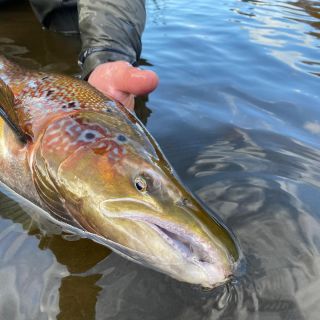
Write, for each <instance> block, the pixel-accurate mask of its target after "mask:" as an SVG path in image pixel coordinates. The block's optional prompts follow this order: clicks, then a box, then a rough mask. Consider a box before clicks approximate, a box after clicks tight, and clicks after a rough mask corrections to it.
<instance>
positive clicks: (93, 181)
mask: <svg viewBox="0 0 320 320" xmlns="http://www.w3.org/2000/svg"><path fill="white" fill-rule="evenodd" d="M0 79H1V80H0V110H1V112H2V116H3V119H5V120H2V119H0V166H1V168H2V170H1V173H0V180H1V181H2V182H3V183H5V184H6V185H7V186H9V187H10V188H11V189H13V190H14V191H16V192H17V193H18V194H20V195H21V196H23V197H25V198H27V199H28V200H30V201H31V202H33V203H35V204H36V205H37V206H39V207H41V208H42V209H44V210H45V212H48V213H49V215H50V217H51V218H52V219H54V221H56V223H58V224H61V225H64V226H70V228H71V229H72V231H73V232H79V233H80V234H82V235H88V236H89V237H90V238H92V239H93V240H96V241H99V242H100V243H103V244H105V245H107V246H109V247H110V248H111V249H113V250H114V251H116V252H118V253H120V254H122V255H123V256H125V257H127V258H129V259H131V260H133V261H136V262H138V263H140V264H143V265H146V266H148V267H151V268H154V269H156V270H158V271H160V272H163V273H166V274H168V275H170V276H171V277H173V278H175V279H177V280H180V281H184V282H188V283H193V284H199V285H201V286H203V287H207V288H212V287H215V286H217V285H219V284H221V283H224V282H225V281H227V280H228V279H229V278H230V276H231V275H232V274H233V272H234V270H235V268H236V267H237V264H238V262H239V256H240V253H239V249H238V245H237V243H236V240H235V239H234V236H233V235H232V233H231V232H230V231H229V230H228V229H227V228H226V227H225V226H224V225H223V224H222V223H221V222H220V220H219V219H217V217H214V216H213V215H212V214H209V213H208V211H207V210H206V209H205V208H204V207H203V205H202V204H200V202H199V201H198V200H197V199H196V198H195V197H194V196H192V194H191V193H190V192H189V191H188V190H187V189H186V188H185V187H184V186H183V185H182V183H181V182H180V181H179V179H178V178H177V176H176V174H175V173H174V171H173V169H172V168H171V166H170V164H169V163H168V161H167V160H166V159H165V157H164V155H163V154H162V152H161V151H160V149H159V147H158V145H157V144H156V142H155V141H154V139H153V138H152V137H151V135H150V134H149V133H148V131H147V130H146V129H145V128H144V127H143V125H142V124H141V123H140V122H139V121H138V120H137V119H136V117H135V116H134V115H133V114H131V113H130V112H129V111H128V110H127V109H126V108H125V107H123V106H122V105H120V104H119V103H117V102H115V101H113V100H111V99H108V98H106V97H105V96H104V95H102V94H101V93H100V92H98V91H97V90H95V89H94V88H92V87H91V86H90V85H89V84H87V83H86V82H84V81H81V80H77V79H74V78H71V77H68V76H64V75H58V74H47V73H43V72H37V71H30V70H26V69H23V68H21V67H20V66H18V65H16V64H14V63H12V62H10V61H9V60H7V59H5V58H4V57H0Z"/></svg>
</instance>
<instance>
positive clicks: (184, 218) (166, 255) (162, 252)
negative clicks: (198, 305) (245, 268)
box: [100, 198, 235, 288]
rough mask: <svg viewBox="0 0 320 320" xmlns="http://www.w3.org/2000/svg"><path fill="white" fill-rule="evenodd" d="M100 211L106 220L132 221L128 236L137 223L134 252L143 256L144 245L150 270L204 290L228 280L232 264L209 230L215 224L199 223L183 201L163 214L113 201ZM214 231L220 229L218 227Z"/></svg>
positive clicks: (142, 203) (121, 200) (146, 206)
mask: <svg viewBox="0 0 320 320" xmlns="http://www.w3.org/2000/svg"><path fill="white" fill-rule="evenodd" d="M100 209H101V212H102V214H103V215H104V216H105V217H107V218H108V219H112V220H118V222H119V223H121V220H122V221H127V222H128V221H130V222H132V230H127V231H129V233H130V232H131V234H132V233H134V228H136V225H137V224H138V225H139V226H140V227H141V228H143V233H142V235H141V233H140V242H139V245H135V247H134V250H135V251H136V252H141V254H142V255H143V256H145V255H146V251H145V249H144V246H145V247H147V249H148V250H147V251H148V252H147V255H148V256H149V261H150V262H149V264H150V265H149V266H151V267H152V268H154V269H157V270H159V271H162V272H164V273H166V274H169V275H170V276H172V277H174V278H176V279H178V280H181V281H185V282H189V283H194V284H200V285H202V286H203V287H208V288H212V287H215V286H217V285H218V284H221V283H224V282H226V281H228V279H230V277H231V276H232V274H233V273H234V268H235V261H234V258H233V257H232V256H231V255H230V253H229V249H228V247H227V245H229V243H228V244H226V245H225V244H224V243H223V241H220V239H219V235H217V234H212V231H211V230H210V228H211V227H212V225H211V224H213V225H214V227H215V228H217V226H216V222H215V221H214V220H212V219H209V220H208V221H205V222H202V221H201V220H200V219H199V217H198V216H199V214H195V212H192V211H193V210H192V209H190V207H188V206H186V205H185V202H181V203H179V205H177V204H176V205H175V206H174V207H173V208H171V212H167V213H163V212H161V210H160V209H161V208H159V207H158V206H157V205H156V204H152V203H149V202H145V201H142V200H138V199H131V198H117V199H108V200H105V201H103V202H102V203H101V204H100ZM208 224H209V225H208ZM218 230H219V232H221V230H223V228H222V226H221V225H219V228H218ZM144 237H145V238H144ZM122 245H126V244H125V243H122ZM127 245H128V246H129V245H130V244H129V243H128V244H127ZM144 261H146V259H145V258H144Z"/></svg>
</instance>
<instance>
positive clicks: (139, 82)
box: [113, 66, 159, 96]
mask: <svg viewBox="0 0 320 320" xmlns="http://www.w3.org/2000/svg"><path fill="white" fill-rule="evenodd" d="M119 71H120V70H119ZM158 83H159V78H158V76H157V75H156V74H155V73H154V72H153V71H151V70H140V69H137V68H135V67H132V66H126V67H124V68H122V70H121V72H117V73H116V74H115V77H114V79H113V85H114V88H116V89H117V90H119V91H123V92H128V93H131V94H134V95H136V96H139V95H143V94H147V93H150V92H151V91H153V90H154V89H155V88H156V87H157V85H158Z"/></svg>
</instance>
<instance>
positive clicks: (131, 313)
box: [0, 0, 320, 320]
mask: <svg viewBox="0 0 320 320" xmlns="http://www.w3.org/2000/svg"><path fill="white" fill-rule="evenodd" d="M147 12H148V22H147V27H146V30H145V33H144V36H143V44H144V50H143V54H142V58H143V59H142V61H141V63H142V65H148V68H150V69H152V70H154V71H156V72H157V73H158V74H159V76H160V78H161V83H160V86H159V88H158V90H157V91H156V92H154V93H152V94H151V95H150V96H149V97H143V98H140V99H139V100H138V101H137V108H136V111H137V114H138V116H139V117H140V118H141V119H142V121H143V122H144V123H145V124H146V126H147V128H148V129H149V130H150V132H151V133H152V134H153V135H154V137H155V138H156V140H157V141H158V142H159V144H160V146H161V147H162V149H163V151H164V153H165V154H166V156H167V157H168V158H169V160H170V162H171V163H172V165H173V167H174V168H175V169H176V171H177V172H178V174H179V175H180V177H181V179H182V180H183V181H184V182H185V183H186V185H187V186H188V187H189V188H190V189H191V190H192V191H193V192H194V193H195V194H197V195H198V196H199V197H200V198H201V199H202V200H203V201H204V202H205V203H206V204H207V205H208V206H209V207H211V208H212V209H213V210H214V211H216V212H218V213H219V214H220V216H221V217H222V218H223V219H224V221H225V222H226V224H227V225H228V226H230V227H231V228H232V230H233V231H234V233H235V234H236V235H237V237H238V239H239V242H240V245H241V247H242V250H243V254H244V256H245V258H246V269H245V272H244V274H243V275H242V276H240V277H239V278H238V279H237V280H236V281H235V282H234V283H232V284H230V285H229V286H225V287H221V288H218V289H217V290H214V291H213V292H205V291H202V290H200V289H199V288H194V287H192V286H189V285H187V284H183V283H179V282H177V281H175V280H172V279H170V278H169V277H167V276H165V275H162V274H159V273H157V272H155V271H152V270H148V269H146V268H143V267H141V266H138V265H136V264H133V263H131V262H129V261H126V260H125V259H123V258H120V257H119V256H117V255H116V254H113V253H110V251H109V250H108V249H106V248H104V247H102V246H100V245H98V244H95V243H93V242H92V241H90V240H84V239H76V238H72V237H71V238H70V237H68V236H64V235H60V234H59V233H58V234H54V233H53V232H52V230H51V229H52V226H46V225H41V227H40V228H39V226H38V225H37V224H36V223H34V222H33V221H32V220H31V218H30V217H29V215H28V214H27V213H26V212H27V211H28V209H22V208H21V207H19V206H18V205H17V204H16V203H15V202H14V201H11V200H10V199H9V198H8V197H7V196H6V195H5V193H2V194H0V197H1V199H0V200H1V201H0V284H1V286H0V319H1V320H2V319H3V320H14V319H19V320H20V319H25V320H31V319H40V320H42V319H61V320H62V319H63V320H73V319H77V320H79V319H89V320H91V319H98V320H102V319H112V320H113V319H117V320H119V319H121V320H126V319H128V320H135V319H139V320H140V319H146V320H160V319H161V320H163V319H168V320H200V319H201V320H215V319H224V320H233V319H254V320H256V319H259V320H260V319H261V320H269V319H272V320H278V319H288V320H301V319H306V320H307V319H308V320H309V319H311V320H313V319H314V320H317V319H319V314H320V293H319V292H320V255H319V249H320V213H319V205H320V142H319V141H320V108H319V107H320V105H319V104H320V90H319V84H320V81H319V80H320V52H319V49H320V2H319V1H307V0H300V1H299V0H298V1H283V0H265V1H250V0H242V1H240V0H222V1H212V0H199V1H190V0H153V1H151V0H149V1H148V4H147ZM79 48H80V43H79V40H78V39H77V37H63V36H61V35H57V34H53V33H50V32H47V31H44V30H42V29H41V27H40V25H39V24H38V22H37V21H36V20H35V18H34V16H33V13H32V11H31V10H30V9H29V7H28V5H27V4H24V3H19V2H17V3H16V4H15V5H14V6H13V5H11V6H6V7H0V52H4V53H6V54H8V55H10V56H13V57H14V58H15V59H16V60H17V61H19V62H21V63H22V64H25V65H29V66H32V67H34V68H39V69H43V70H48V71H50V70H54V71H60V72H65V73H68V74H72V75H74V74H76V73H77V72H78V71H79V70H78V67H77V64H76V60H77V53H78V51H79ZM40 229H41V231H40Z"/></svg>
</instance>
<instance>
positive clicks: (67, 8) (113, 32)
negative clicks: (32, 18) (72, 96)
mask: <svg viewBox="0 0 320 320" xmlns="http://www.w3.org/2000/svg"><path fill="white" fill-rule="evenodd" d="M30 3H31V6H32V8H33V10H34V12H35V14H36V16H37V18H38V19H39V21H40V22H41V23H42V25H43V26H44V27H46V28H47V29H50V30H52V31H57V32H63V33H69V34H70V33H75V32H77V33H78V32H79V30H80V36H81V41H82V50H81V53H80V56H79V63H80V66H81V67H82V78H83V79H87V78H88V76H89V74H90V73H91V71H92V70H93V69H94V68H95V67H97V66H98V65H99V64H101V63H104V62H107V61H117V60H125V61H128V62H130V63H131V64H133V65H136V64H137V61H138V60H139V58H140V53H141V35H142V32H143V29H144V26H145V20H146V11H145V0H94V1H93V0H78V1H76V0H63V1H62V0H30ZM77 5H78V8H77ZM77 15H78V16H77Z"/></svg>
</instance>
